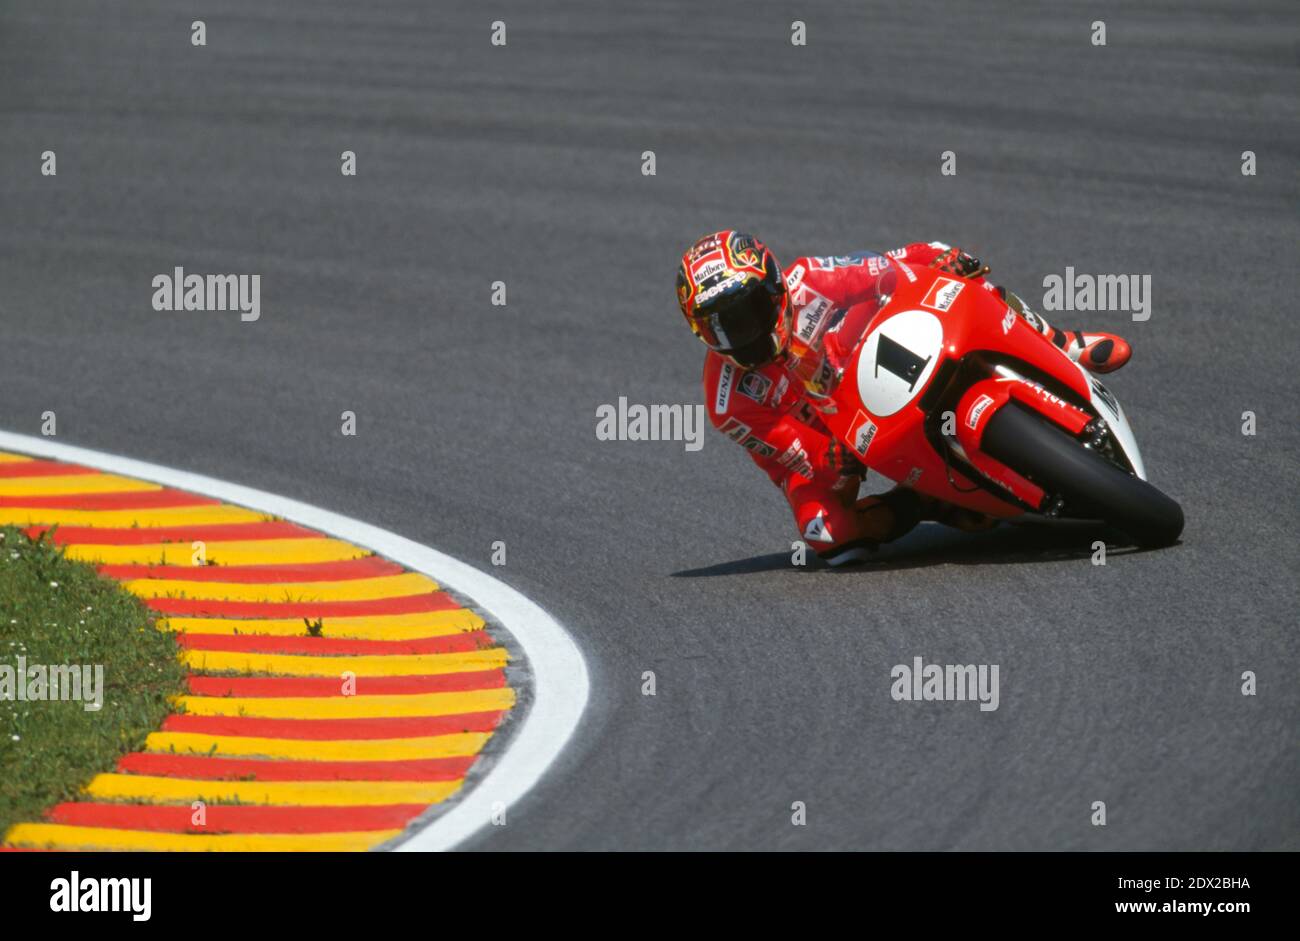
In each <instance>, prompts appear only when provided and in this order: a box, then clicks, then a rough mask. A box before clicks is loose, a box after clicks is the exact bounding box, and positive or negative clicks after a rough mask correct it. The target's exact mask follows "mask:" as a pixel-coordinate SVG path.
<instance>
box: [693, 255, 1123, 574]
mask: <svg viewBox="0 0 1300 941" xmlns="http://www.w3.org/2000/svg"><path fill="white" fill-rule="evenodd" d="M888 259H894V261H895V262H901V263H902V264H903V265H918V266H922V265H931V266H933V267H936V268H939V269H941V270H944V271H947V272H950V273H956V274H958V275H961V276H962V277H966V278H970V279H972V280H973V281H974V282H975V283H977V284H980V285H982V286H983V287H984V288H985V289H986V290H990V291H995V292H996V293H997V294H998V295H999V296H1000V297H1002V298H1003V299H1004V300H1005V301H1006V302H1007V304H1008V306H1009V307H1011V308H1012V309H1013V310H1014V311H1015V312H1016V313H1017V314H1018V315H1019V316H1021V317H1022V318H1023V319H1024V320H1025V321H1026V322H1027V323H1028V324H1029V325H1030V326H1032V327H1033V328H1034V329H1036V330H1038V331H1039V332H1040V333H1041V334H1042V335H1043V336H1045V337H1046V338H1047V339H1049V340H1050V341H1052V343H1054V344H1055V345H1056V346H1057V347H1058V348H1059V349H1060V350H1061V351H1062V353H1064V354H1065V355H1067V356H1069V357H1070V358H1071V359H1072V360H1074V361H1075V362H1078V363H1079V364H1080V365H1082V366H1083V367H1084V368H1086V369H1088V370H1090V371H1093V372H1098V373H1105V372H1112V371H1113V370H1115V369H1118V368H1120V367H1121V366H1123V365H1124V364H1125V363H1126V362H1127V361H1128V360H1129V358H1130V356H1131V350H1130V348H1129V346H1128V344H1127V343H1126V342H1125V341H1124V340H1123V339H1121V338H1120V337H1118V336H1115V335H1113V334H1107V333H1096V332H1088V333H1084V332H1081V331H1078V330H1073V331H1064V330H1058V329H1056V328H1054V327H1052V326H1051V325H1050V324H1048V323H1047V321H1046V320H1044V319H1043V318H1042V316H1041V315H1039V314H1037V313H1036V312H1034V311H1033V310H1031V309H1030V308H1029V307H1028V306H1027V305H1026V304H1025V303H1024V302H1023V301H1022V300H1021V299H1020V298H1018V297H1016V295H1014V294H1012V293H1011V292H1009V291H1007V290H1005V289H1004V288H1002V287H999V286H998V285H995V284H993V283H992V282H990V281H987V279H986V278H985V277H984V275H985V274H986V273H987V271H988V268H987V266H985V265H983V264H981V263H980V262H979V260H978V259H975V258H973V257H972V256H970V255H969V254H967V253H965V252H963V251H961V250H960V249H957V248H952V247H950V246H948V245H945V244H943V243H942V242H929V243H925V242H914V243H911V244H909V245H906V246H904V247H902V248H898V249H895V250H893V251H891V252H889V253H887V256H886V257H882V256H879V255H876V254H874V253H871V252H863V253H858V254H853V255H844V256H833V257H801V258H797V259H795V261H794V263H793V264H791V265H790V267H789V268H787V269H785V270H784V271H783V270H782V269H781V267H780V265H779V264H778V263H777V260H776V258H775V256H773V254H772V252H771V251H770V250H769V249H768V248H767V246H766V245H764V244H763V243H762V242H760V241H759V240H758V239H756V238H754V237H753V236H751V235H747V234H745V233H742V232H737V231H734V230H723V231H720V232H715V233H713V234H712V235H707V236H705V237H703V238H701V239H699V240H698V241H697V242H695V244H694V245H692V246H691V247H690V248H689V249H687V250H686V252H685V253H684V254H683V255H682V259H681V264H680V265H679V267H678V269H677V300H678V304H679V306H680V308H681V311H682V314H683V316H684V317H685V318H686V321H687V323H688V324H689V325H690V327H691V330H692V331H693V332H694V333H695V334H696V336H697V337H699V338H700V340H701V341H703V342H704V343H705V344H706V345H707V346H708V347H709V352H708V353H707V354H706V356H705V361H704V390H705V403H706V410H707V411H708V413H709V418H710V420H711V421H712V423H713V425H714V427H716V428H717V429H718V430H719V431H721V432H722V433H723V434H724V435H726V436H727V437H729V438H731V439H732V440H733V441H735V442H736V443H737V444H739V445H740V446H741V447H743V448H745V450H747V451H748V452H749V454H750V457H751V458H753V460H754V462H755V463H756V464H758V466H759V467H760V468H761V469H762V470H763V471H764V472H765V473H767V475H768V477H769V478H770V479H771V480H772V482H773V483H774V484H776V485H777V486H778V487H780V488H781V491H782V493H783V494H784V495H785V498H786V500H787V502H788V503H789V504H790V508H791V510H792V512H793V513H794V518H795V524H796V526H797V527H798V529H799V532H800V534H801V535H802V537H803V539H804V540H805V541H806V542H807V543H808V544H809V545H810V546H811V547H812V548H813V549H814V551H815V552H816V553H817V554H818V556H819V557H820V558H822V559H823V560H824V561H826V562H828V563H829V564H831V565H842V564H845V563H849V562H855V561H860V560H862V559H864V558H866V557H867V556H868V555H869V554H870V552H871V551H872V550H874V549H875V547H876V546H878V545H879V544H881V543H884V542H889V541H892V540H894V539H897V538H899V537H900V536H902V535H904V534H905V533H907V532H909V531H910V530H911V529H913V528H914V527H915V526H916V525H917V524H918V523H919V522H920V521H921V520H923V519H929V520H937V521H939V522H942V523H945V524H947V525H951V526H955V527H957V528H960V529H965V530H974V529H982V528H987V527H989V526H991V525H993V521H992V520H990V519H988V518H987V517H983V516H981V515H979V514H977V513H974V512H971V511H969V510H965V509H961V508H958V507H954V506H951V505H948V504H944V503H941V502H940V501H937V500H933V499H931V498H928V497H924V496H922V495H920V494H918V493H916V492H915V491H914V490H912V489H911V488H909V487H907V486H905V485H900V486H897V487H895V488H894V489H892V490H890V491H888V492H886V493H883V494H877V495H874V496H868V497H865V498H862V499H859V498H858V489H859V487H860V485H861V483H862V479H863V477H864V476H865V474H866V468H865V467H863V466H862V464H861V463H860V462H859V461H858V460H857V456H856V455H854V454H853V453H852V452H851V451H849V450H848V449H847V448H845V447H844V446H843V445H842V444H841V443H840V442H839V441H838V440H837V439H836V438H834V437H833V436H832V435H831V434H830V433H829V431H828V430H827V428H826V426H825V425H824V424H823V423H822V421H821V419H820V418H819V412H820V411H822V410H828V409H830V408H833V407H834V406H833V405H831V404H830V400H829V399H828V398H827V394H828V393H829V391H830V388H831V383H832V381H833V377H834V374H835V368H834V365H835V362H836V358H837V355H839V354H843V353H847V352H848V350H847V349H843V348H841V346H840V337H841V331H840V328H841V327H843V326H844V325H845V324H846V323H847V324H859V325H862V324H865V323H866V320H867V319H869V318H870V316H871V315H872V314H873V313H874V303H875V300H876V297H877V287H878V282H879V279H880V278H881V276H882V275H883V274H884V269H887V268H888V267H890V262H889V261H888ZM843 336H844V337H845V340H844V343H845V344H851V342H852V340H850V339H848V338H849V337H852V338H854V339H856V337H857V332H855V331H854V330H853V329H852V327H850V328H849V329H846V330H845V331H844V333H843Z"/></svg>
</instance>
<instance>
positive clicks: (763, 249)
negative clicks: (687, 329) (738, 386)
mask: <svg viewBox="0 0 1300 941" xmlns="http://www.w3.org/2000/svg"><path fill="white" fill-rule="evenodd" d="M677 303H678V304H679V305H680V306H681V308H682V315H683V316H684V317H685V318H686V322H687V323H688V324H690V325H691V330H693V331H694V332H695V335H696V336H697V337H699V338H700V339H701V340H703V341H704V342H705V343H706V344H708V347H709V349H711V350H714V351H716V352H718V353H721V354H722V355H723V356H725V357H727V358H728V359H730V360H731V361H732V362H734V363H735V364H736V365H737V366H740V367H741V368H742V369H753V368H755V367H757V366H763V365H765V364H767V363H770V362H772V360H774V359H776V358H777V357H778V356H780V355H781V354H782V353H784V352H785V351H786V349H787V347H788V346H789V343H790V333H791V314H790V297H789V295H788V294H787V293H786V289H785V278H784V277H783V276H782V274H781V266H780V265H779V264H778V263H777V260H776V256H774V255H773V254H772V253H771V252H770V251H768V248H767V246H766V245H764V244H763V243H762V242H760V241H759V240H758V239H756V238H754V237H753V236H752V235H745V234H744V233H743V232H735V231H732V230H730V229H728V230H726V231H723V232H715V233H714V234H713V235H706V236H705V237H704V238H702V239H700V240H699V241H698V242H696V243H695V244H694V245H692V246H691V247H690V248H688V249H687V250H686V254H684V255H682V263H681V265H680V266H679V267H678V268H677Z"/></svg>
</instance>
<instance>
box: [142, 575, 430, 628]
mask: <svg viewBox="0 0 1300 941" xmlns="http://www.w3.org/2000/svg"><path fill="white" fill-rule="evenodd" d="M123 587H124V588H126V590H127V591H129V592H131V594H133V595H138V596H139V597H141V598H210V599H218V600H223V601H271V602H279V601H373V600H376V599H379V598H399V597H402V596H405V595H423V594H427V593H428V592H431V591H437V590H438V584H437V582H435V581H434V580H433V579H431V578H429V577H428V576H426V575H421V574H419V573H418V572H406V573H403V574H401V575H385V576H381V577H379V578H352V579H344V580H342V581H335V582H268V583H262V584H255V583H246V582H187V581H181V580H178V579H158V578H138V579H135V580H134V581H129V582H124V583H123ZM300 623H301V622H300Z"/></svg>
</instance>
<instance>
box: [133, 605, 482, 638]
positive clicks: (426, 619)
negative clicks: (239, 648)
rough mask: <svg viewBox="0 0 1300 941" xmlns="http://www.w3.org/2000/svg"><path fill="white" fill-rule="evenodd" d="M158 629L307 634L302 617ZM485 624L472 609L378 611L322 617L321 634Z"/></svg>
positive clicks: (365, 634)
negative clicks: (360, 614) (370, 613)
mask: <svg viewBox="0 0 1300 941" xmlns="http://www.w3.org/2000/svg"><path fill="white" fill-rule="evenodd" d="M155 623H156V624H157V626H158V629H159V630H160V631H187V632H189V633H191V634H227V635H233V634H264V635H266V636H268V637H298V636H301V635H303V634H306V633H307V631H306V628H305V627H304V626H303V623H302V618H247V619H232V618H187V617H168V618H159V619H158V621H157V622H155ZM485 626H486V625H485V624H484V622H483V619H482V618H481V617H479V616H478V615H477V614H475V613H474V612H473V611H466V610H465V609H464V608H457V609H456V610H454V611H422V612H419V613H417V614H380V615H375V616H373V617H347V618H329V617H327V618H324V619H323V623H322V626H321V636H322V637H347V638H352V639H356V640H416V639H418V638H421V637H443V636H446V635H448V634H463V633H466V632H467V631H478V630H482V629H483V628H484V627H485Z"/></svg>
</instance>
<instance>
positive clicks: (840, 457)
mask: <svg viewBox="0 0 1300 941" xmlns="http://www.w3.org/2000/svg"><path fill="white" fill-rule="evenodd" d="M826 466H827V467H829V468H830V469H831V470H833V471H835V472H836V473H837V474H839V475H840V476H841V477H865V476H866V475H867V469H866V467H864V466H863V465H862V462H861V461H859V460H858V456H857V455H856V454H854V453H853V452H852V451H850V450H849V449H848V448H846V447H845V446H844V445H843V444H842V443H841V442H839V441H837V440H835V439H834V438H832V439H831V443H830V444H829V445H827V446H826Z"/></svg>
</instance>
